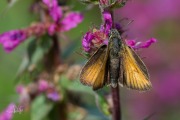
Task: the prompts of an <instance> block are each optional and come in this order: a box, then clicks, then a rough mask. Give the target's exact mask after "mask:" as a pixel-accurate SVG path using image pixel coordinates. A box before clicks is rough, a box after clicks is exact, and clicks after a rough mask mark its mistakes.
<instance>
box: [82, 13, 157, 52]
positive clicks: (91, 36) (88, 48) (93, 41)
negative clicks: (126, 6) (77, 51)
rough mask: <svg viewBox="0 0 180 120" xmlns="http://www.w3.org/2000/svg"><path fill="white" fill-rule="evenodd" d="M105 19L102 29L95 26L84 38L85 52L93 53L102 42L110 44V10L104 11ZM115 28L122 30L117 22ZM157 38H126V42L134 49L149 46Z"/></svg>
mask: <svg viewBox="0 0 180 120" xmlns="http://www.w3.org/2000/svg"><path fill="white" fill-rule="evenodd" d="M103 20H104V23H103V24H102V25H101V27H100V29H97V28H93V29H92V30H90V31H88V32H87V33H86V34H85V35H84V36H83V40H82V46H83V49H84V51H85V52H87V53H91V52H94V50H96V48H98V47H99V46H100V45H102V44H106V45H107V44H108V39H109V36H108V35H109V31H110V30H111V28H112V17H111V14H110V13H109V12H103ZM115 28H116V29H117V30H118V31H122V28H121V26H120V24H117V23H116V24H115ZM156 41H157V40H156V39H155V38H151V39H149V40H147V41H146V42H136V41H135V40H126V44H127V45H128V46H130V47H132V48H133V49H139V48H148V47H149V46H150V45H151V44H152V43H155V42H156Z"/></svg>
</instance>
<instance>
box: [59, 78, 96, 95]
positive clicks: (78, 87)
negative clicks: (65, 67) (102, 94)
mask: <svg viewBox="0 0 180 120" xmlns="http://www.w3.org/2000/svg"><path fill="white" fill-rule="evenodd" d="M59 83H60V86H62V87H63V88H65V89H68V90H71V91H74V92H83V93H85V94H91V95H93V93H94V92H93V91H92V89H91V88H90V87H88V86H84V85H82V84H81V83H80V81H79V80H69V79H68V78H67V77H66V76H64V75H62V76H61V80H59Z"/></svg>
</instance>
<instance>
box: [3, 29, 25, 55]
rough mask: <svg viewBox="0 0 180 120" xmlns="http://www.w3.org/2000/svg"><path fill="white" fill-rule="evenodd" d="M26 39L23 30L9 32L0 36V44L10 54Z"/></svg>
mask: <svg viewBox="0 0 180 120" xmlns="http://www.w3.org/2000/svg"><path fill="white" fill-rule="evenodd" d="M26 39H27V33H26V31H25V30H11V31H8V32H5V33H3V34H1V35H0V44H2V45H3V48H4V49H5V51H6V52H11V51H12V50H14V48H16V47H17V46H18V45H19V44H20V43H21V42H23V41H24V40H26Z"/></svg>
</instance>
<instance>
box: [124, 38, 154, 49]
mask: <svg viewBox="0 0 180 120" xmlns="http://www.w3.org/2000/svg"><path fill="white" fill-rule="evenodd" d="M156 42H157V40H156V39H155V38H150V39H149V40H147V41H146V42H136V41H135V40H126V44H128V45H129V46H130V47H132V48H134V49H139V48H148V47H149V46H151V44H153V43H156Z"/></svg>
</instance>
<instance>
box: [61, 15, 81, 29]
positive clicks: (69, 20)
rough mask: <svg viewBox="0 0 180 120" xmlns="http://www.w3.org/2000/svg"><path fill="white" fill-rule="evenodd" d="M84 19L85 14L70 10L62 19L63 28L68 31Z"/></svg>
mask: <svg viewBox="0 0 180 120" xmlns="http://www.w3.org/2000/svg"><path fill="white" fill-rule="evenodd" d="M82 20H83V15H82V14H81V13H78V12H70V13H68V14H67V15H66V16H65V18H64V19H63V20H62V22H61V24H62V27H61V30H62V31H68V30H70V29H72V28H75V27H76V26H77V25H78V24H79V23H81V22H82Z"/></svg>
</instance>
